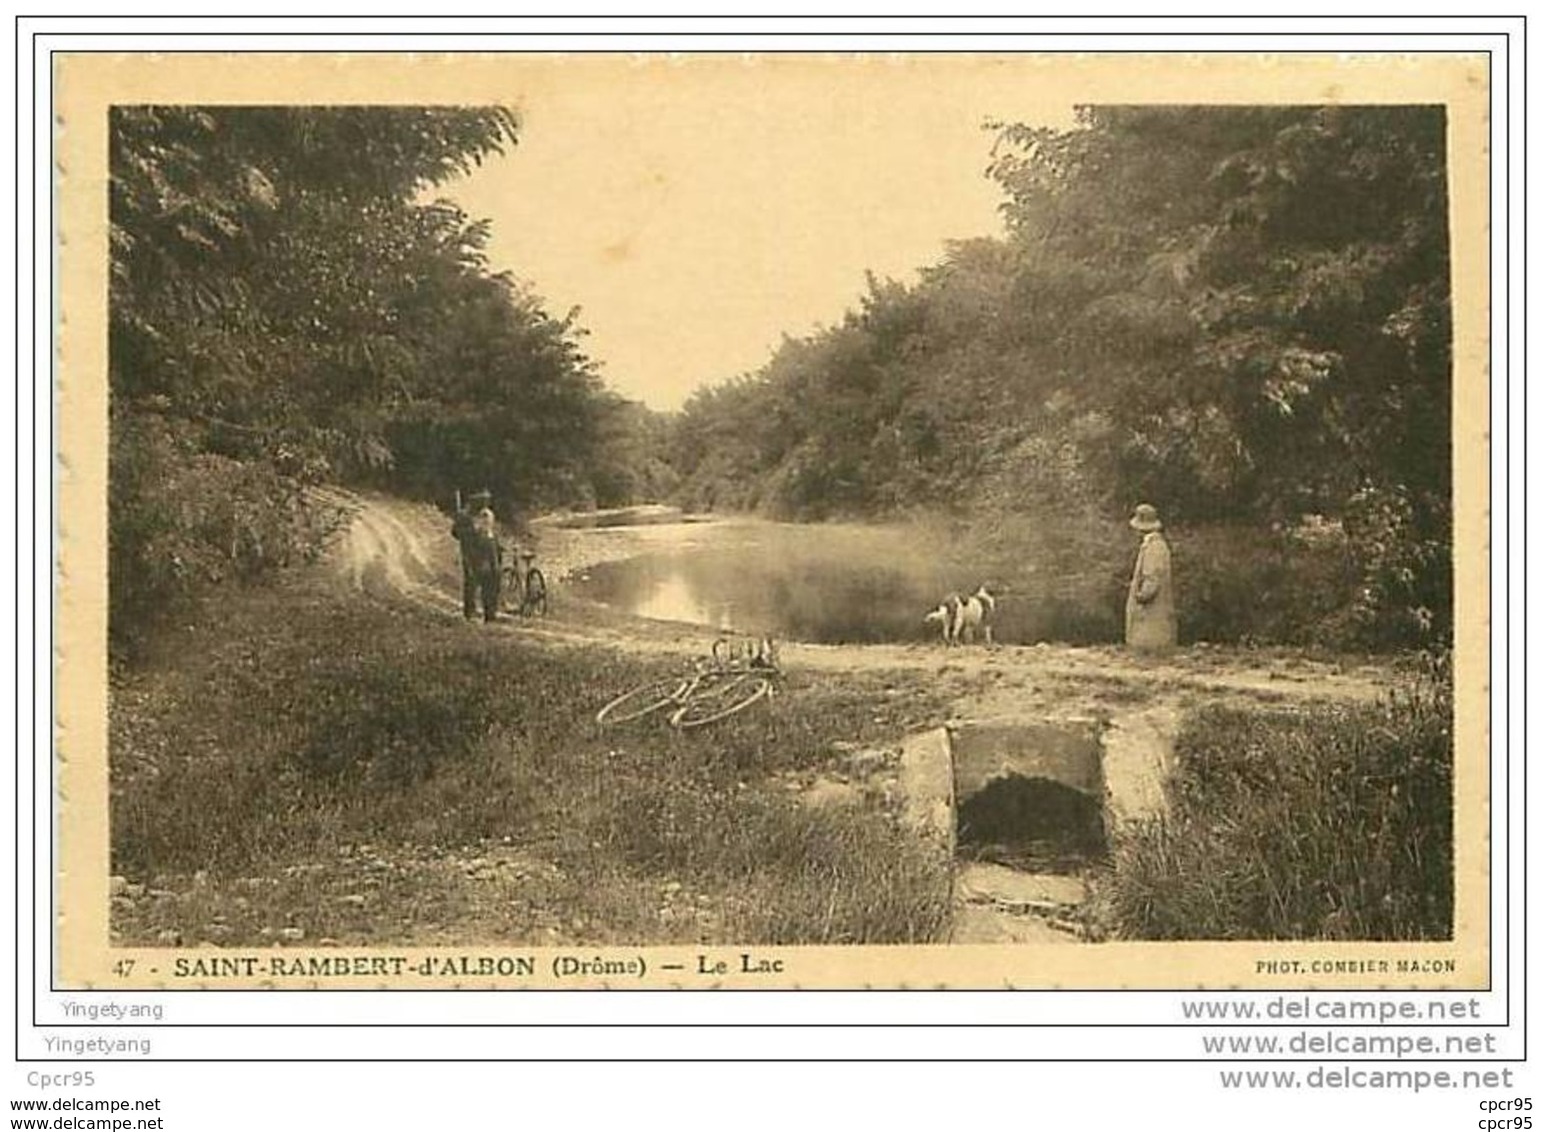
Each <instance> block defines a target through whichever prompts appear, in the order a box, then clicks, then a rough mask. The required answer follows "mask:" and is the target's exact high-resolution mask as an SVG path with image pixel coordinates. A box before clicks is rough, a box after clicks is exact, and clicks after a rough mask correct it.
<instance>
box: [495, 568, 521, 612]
mask: <svg viewBox="0 0 1542 1132" xmlns="http://www.w3.org/2000/svg"><path fill="white" fill-rule="evenodd" d="M499 604H500V605H502V606H503V608H504V611H505V612H507V613H518V612H519V611H520V609H521V608H522V607H523V606H524V604H525V595H524V592H523V591H522V589H521V588H520V584H519V571H518V570H517V569H516V568H515V567H513V566H505V567H504V568H503V600H502V601H501V602H500V603H499Z"/></svg>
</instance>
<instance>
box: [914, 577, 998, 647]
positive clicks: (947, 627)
mask: <svg viewBox="0 0 1542 1132" xmlns="http://www.w3.org/2000/svg"><path fill="white" fill-rule="evenodd" d="M995 612H996V599H995V598H994V597H992V596H991V593H990V591H989V590H987V589H986V588H985V587H984V586H983V585H982V586H981V587H980V588H979V589H977V590H975V591H974V593H972V594H970V595H969V596H968V597H963V596H961V595H959V594H949V595H948V596H947V597H946V598H944V599H943V601H942V604H941V605H939V606H938V607H937V608H936V609H934V610H932V611H931V612H930V613H928V614H927V615H926V617H925V621H926V623H927V624H928V625H940V626H942V643H943V644H944V645H946V646H948V647H949V648H951V647H953V646H955V645H962V644H968V643H971V642H973V641H974V639H975V636H976V634H978V635H980V636H982V637H984V639H985V644H986V646H987V647H990V646H991V645H993V644H995V641H994V640H993V639H992V637H991V618H992V617H993V615H994V614H995Z"/></svg>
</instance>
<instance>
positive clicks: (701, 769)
mask: <svg viewBox="0 0 1542 1132" xmlns="http://www.w3.org/2000/svg"><path fill="white" fill-rule="evenodd" d="M275 612H276V613H277V616H275ZM665 667H667V666H666V665H663V664H660V665H657V666H650V665H647V664H643V663H641V662H638V661H635V660H627V659H623V658H618V657H616V656H614V655H612V654H610V653H608V652H605V651H603V650H580V649H556V648H553V647H550V646H547V647H542V646H538V645H534V644H531V643H528V642H522V641H520V640H519V639H518V634H517V631H513V632H511V631H500V630H498V629H493V630H488V629H486V628H484V627H482V626H480V625H465V624H461V623H459V622H457V621H451V620H446V619H443V618H436V617H434V616H432V615H430V614H425V613H422V612H420V611H417V610H414V609H411V608H405V607H401V606H397V605H390V604H385V603H379V602H370V601H365V600H361V599H359V598H357V597H349V598H347V599H344V598H342V597H338V596H334V595H333V594H330V593H328V592H326V590H325V589H323V588H319V587H305V586H291V587H289V588H288V589H287V590H285V591H282V592H281V593H280V594H279V595H277V597H276V598H275V595H274V594H272V593H271V592H269V593H254V594H252V595H250V596H249V597H248V598H237V599H235V600H233V601H231V602H229V603H228V604H227V605H226V606H225V608H224V609H223V610H222V612H221V616H220V619H219V621H218V623H210V624H207V625H205V626H202V627H199V628H196V629H193V630H191V631H188V632H186V633H185V634H184V635H183V639H182V640H181V641H180V642H179V644H178V647H176V648H175V649H170V650H163V651H162V653H161V655H160V657H159V659H158V660H156V661H155V662H154V663H153V664H151V665H149V666H148V667H145V668H141V669H138V670H136V671H134V672H131V673H120V674H118V677H117V678H116V680H115V682H114V688H113V699H112V711H111V741H112V748H111V752H112V783H113V790H112V809H111V834H112V869H113V873H114V874H115V875H116V876H117V877H120V878H121V880H118V881H116V882H115V899H114V917H113V923H114V929H115V932H116V933H117V935H118V936H119V938H120V939H122V940H123V941H124V942H157V941H159V942H166V943H170V942H182V943H187V944H195V943H200V942H205V941H207V942H212V943H222V944H235V943H258V942H264V941H268V940H273V939H287V940H300V939H304V940H307V941H315V940H323V939H325V940H335V941H338V942H346V941H361V942H362V941H368V942H377V943H385V942H402V943H407V942H450V941H464V942H478V941H479V942H516V941H524V942H535V943H555V942H604V941H610V940H627V941H631V942H650V941H656V942H668V941H682V942H683V941H687V940H689V941H695V940H698V939H699V940H703V941H729V940H731V941H733V942H742V943H754V942H766V943H772V942H774V943H819V942H832V943H834V942H839V943H847V942H870V943H878V942H910V941H923V940H929V939H932V938H934V937H935V936H936V935H937V934H938V933H939V932H940V931H941V930H942V929H943V927H944V925H945V923H946V916H947V898H948V891H947V874H946V871H945V870H944V869H942V868H940V867H938V862H937V861H935V860H933V859H931V858H929V857H927V856H926V854H925V852H924V851H923V850H921V849H920V848H918V847H917V846H916V845H914V844H913V843H912V842H911V840H910V839H908V838H906V837H905V836H904V835H902V834H901V833H900V831H898V830H897V829H896V828H895V827H894V826H893V824H892V822H891V820H890V819H889V818H888V817H887V816H886V815H885V814H884V813H882V812H881V811H880V810H877V809H867V808H861V807H850V808H841V809H832V810H825V809H818V810H815V809H810V808H808V807H806V806H804V805H802V804H801V803H800V802H799V801H798V800H797V799H796V798H795V797H794V796H793V794H792V792H791V791H790V790H789V789H788V787H787V785H786V779H787V778H788V777H789V776H790V775H791V773H792V772H799V771H807V770H810V769H816V768H821V767H827V766H831V765H834V764H835V763H836V762H837V761H838V760H839V759H840V757H841V754H840V750H841V748H840V746H839V744H842V743H859V744H861V743H867V742H877V741H883V740H887V739H891V738H893V737H895V736H897V735H899V734H901V733H902V732H903V731H905V730H906V729H908V728H909V727H911V726H914V725H917V724H919V723H922V722H925V721H927V720H928V719H931V718H935V716H936V714H937V713H938V712H939V711H940V708H939V706H938V705H937V704H936V703H935V702H933V701H932V699H931V698H930V697H929V695H928V693H927V692H926V691H925V689H923V688H919V687H911V686H908V685H905V686H899V685H897V684H896V681H903V679H904V678H902V677H892V678H891V677H886V676H882V675H874V676H865V677H857V676H850V677H842V678H840V679H832V678H828V677H821V678H820V679H819V681H818V682H815V681H813V680H810V679H808V678H803V677H800V676H799V674H797V673H791V674H789V677H788V680H787V688H786V694H785V695H784V696H782V697H780V698H778V699H776V700H775V701H773V702H771V703H770V704H766V705H760V706H758V707H757V708H756V709H752V710H751V711H750V712H747V713H745V714H744V715H743V716H740V717H737V718H736V719H734V720H732V721H730V722H728V723H726V724H724V725H721V726H719V727H716V728H709V729H706V730H705V731H703V732H698V733H688V734H681V733H677V732H674V731H672V730H671V729H669V728H668V727H667V726H665V725H663V724H652V725H650V724H642V725H634V726H632V727H629V728H625V729H617V730H611V731H602V730H600V729H599V728H598V727H597V726H596V725H595V724H594V723H593V715H594V712H595V710H596V709H597V708H598V707H599V706H600V704H602V703H603V702H604V701H605V700H606V699H608V698H609V696H610V695H612V694H614V692H615V691H617V690H619V689H621V688H623V687H625V686H627V685H628V684H630V683H632V682H636V681H639V680H641V679H643V678H645V677H647V676H650V675H653V674H656V673H660V672H662V671H663V669H664V668H665Z"/></svg>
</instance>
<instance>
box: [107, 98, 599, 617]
mask: <svg viewBox="0 0 1542 1132" xmlns="http://www.w3.org/2000/svg"><path fill="white" fill-rule="evenodd" d="M517 125H518V124H517V122H516V120H515V118H514V116H513V115H512V114H511V113H510V112H508V111H506V110H503V109H499V108H450V109H441V108H418V107H218V108H214V107H155V106H130V107H117V108H115V109H114V110H113V111H112V116H111V121H110V127H111V128H110V165H109V172H110V185H109V219H110V246H111V256H112V263H111V277H110V278H111V284H110V295H109V302H110V311H109V388H110V399H111V409H112V422H111V423H112V452H111V465H110V480H111V489H110V490H111V499H110V542H111V562H110V570H111V575H110V592H111V599H112V610H111V625H112V629H113V634H114V638H115V641H116V642H118V643H122V642H124V641H126V640H128V639H130V638H132V637H133V636H134V634H136V633H137V632H138V631H139V629H140V628H141V627H142V626H143V625H144V624H146V623H147V622H148V621H149V620H151V619H153V617H154V616H155V615H156V614H157V613H158V612H160V611H163V610H164V609H165V608H167V607H168V605H169V604H170V603H171V602H172V601H173V600H174V599H175V598H177V597H178V596H179V595H184V594H188V593H192V592H195V591H197V590H198V589H199V588H200V587H201V586H204V585H207V584H210V583H214V582H218V581H224V580H228V579H230V578H231V577H232V576H247V577H257V576H261V575H262V574H264V573H265V572H267V571H269V570H271V569H273V568H274V567H276V566H279V565H282V564H284V563H285V562H288V561H293V560H296V559H297V558H302V557H304V556H306V555H308V554H310V553H313V552H314V551H315V549H316V547H317V546H318V544H319V539H320V536H321V534H322V533H323V532H324V531H325V529H326V526H327V522H326V517H325V515H324V514H318V513H317V508H316V507H315V505H313V504H312V503H310V496H309V495H308V493H307V492H306V490H305V489H306V488H307V487H308V486H309V485H313V484H316V483H319V482H323V481H328V480H334V481H335V480H340V481H343V482H370V483H379V484H382V485H384V486H388V487H395V488H404V487H405V488H409V489H412V490H416V491H419V492H420V493H422V494H424V495H428V496H433V497H439V498H443V497H444V496H446V495H448V494H449V493H450V491H452V490H453V488H454V487H457V486H461V485H463V484H465V483H468V482H479V484H480V483H486V484H497V485H498V486H499V488H500V489H501V493H502V495H503V497H504V499H505V500H508V501H520V502H527V501H533V500H538V499H549V498H551V497H553V496H555V495H556V494H558V493H560V491H561V490H563V487H564V485H567V484H568V483H569V481H570V480H571V479H572V472H573V470H574V468H575V466H581V465H582V462H583V461H584V460H586V459H587V458H588V457H589V456H591V455H592V453H593V451H594V443H595V436H596V432H597V422H598V421H599V419H600V417H601V415H602V412H603V410H602V408H601V406H600V402H601V399H602V398H601V394H602V385H601V382H600V380H599V377H598V374H597V372H596V370H595V367H594V366H593V364H592V363H591V362H590V361H589V359H587V358H586V357H585V356H584V355H583V353H582V351H581V350H580V348H579V346H578V343H577V340H578V338H579V337H581V334H582V331H581V330H580V329H579V327H578V326H577V324H576V320H575V316H573V315H570V316H569V317H568V318H565V319H554V318H552V317H550V316H549V315H548V314H547V313H546V312H545V310H544V309H543V308H542V305H541V303H540V300H539V298H538V297H537V296H536V295H534V293H533V292H531V291H530V290H529V289H528V288H525V287H522V286H520V285H518V284H517V283H515V282H514V281H513V280H512V279H510V278H508V277H506V276H497V275H493V274H491V273H490V272H489V271H488V269H487V264H486V260H485V255H484V249H485V247H486V242H487V238H488V234H489V232H488V226H487V224H486V222H484V221H476V220H473V219H472V218H470V217H468V216H467V215H466V214H465V213H463V212H462V211H461V210H460V209H459V208H457V207H455V206H454V205H451V204H449V203H446V202H443V201H433V200H431V199H429V195H430V193H431V190H433V189H434V188H435V187H436V186H439V185H441V184H443V183H444V182H445V181H446V180H447V179H448V178H451V177H453V176H456V175H459V174H463V173H465V172H467V171H469V170H470V169H471V168H473V167H475V166H476V165H477V164H478V163H480V162H481V161H483V160H484V159H486V158H487V157H488V156H490V155H493V154H497V153H501V152H504V151H505V150H506V149H507V148H508V147H510V146H512V145H513V144H514V143H515V141H516V135H517Z"/></svg>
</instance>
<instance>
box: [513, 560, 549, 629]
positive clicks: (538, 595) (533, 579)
mask: <svg viewBox="0 0 1542 1132" xmlns="http://www.w3.org/2000/svg"><path fill="white" fill-rule="evenodd" d="M519 611H520V612H521V613H522V614H524V615H525V616H526V617H530V616H532V615H535V616H540V617H545V616H546V575H545V574H543V573H541V571H540V570H539V569H538V568H537V567H535V566H532V567H530V572H529V573H528V574H526V575H525V593H524V598H523V600H522V601H521V602H520V610H519Z"/></svg>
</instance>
